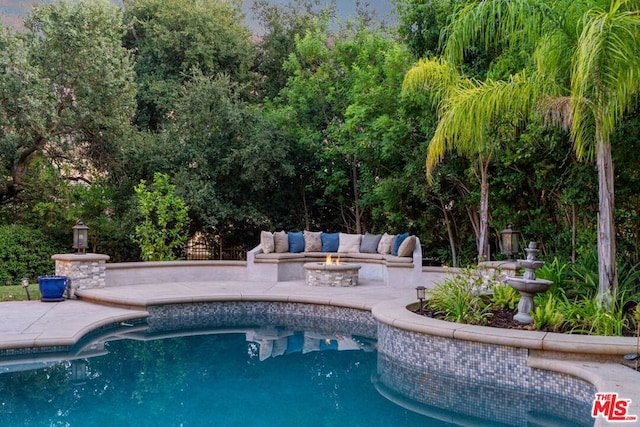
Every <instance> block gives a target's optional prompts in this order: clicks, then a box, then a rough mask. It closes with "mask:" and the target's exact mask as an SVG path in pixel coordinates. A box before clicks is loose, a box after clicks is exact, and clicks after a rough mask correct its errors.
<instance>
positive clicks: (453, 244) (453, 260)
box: [438, 195, 458, 267]
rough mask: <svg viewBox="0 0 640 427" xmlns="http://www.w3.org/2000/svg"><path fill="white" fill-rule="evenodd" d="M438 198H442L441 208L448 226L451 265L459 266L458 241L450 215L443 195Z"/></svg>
mask: <svg viewBox="0 0 640 427" xmlns="http://www.w3.org/2000/svg"><path fill="white" fill-rule="evenodd" d="M438 199H439V200H440V208H441V209H442V214H443V215H444V224H445V225H446V227H447V236H448V238H449V247H450V248H451V266H452V267H457V266H458V256H457V254H456V242H455V240H454V238H453V229H452V227H451V220H450V219H449V215H448V214H447V208H446V206H445V205H444V200H442V196H441V195H438Z"/></svg>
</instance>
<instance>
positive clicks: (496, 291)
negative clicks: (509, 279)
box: [491, 283, 520, 310]
mask: <svg viewBox="0 0 640 427" xmlns="http://www.w3.org/2000/svg"><path fill="white" fill-rule="evenodd" d="M491 290H492V295H491V304H493V305H494V306H495V307H500V308H504V309H509V310H515V308H516V307H517V306H518V302H520V293H519V292H518V291H516V290H515V289H514V288H512V287H511V286H509V285H505V284H502V283H497V284H495V285H494V286H493V287H492V289H491Z"/></svg>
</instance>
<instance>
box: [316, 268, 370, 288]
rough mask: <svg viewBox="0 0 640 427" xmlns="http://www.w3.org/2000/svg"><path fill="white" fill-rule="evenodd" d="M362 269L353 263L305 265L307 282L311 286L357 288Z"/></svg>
mask: <svg viewBox="0 0 640 427" xmlns="http://www.w3.org/2000/svg"><path fill="white" fill-rule="evenodd" d="M360 268H361V266H359V265H357V264H351V263H341V264H327V263H326V262H308V263H306V264H304V271H305V280H306V283H307V285H309V286H333V287H349V286H357V285H358V271H359V270H360Z"/></svg>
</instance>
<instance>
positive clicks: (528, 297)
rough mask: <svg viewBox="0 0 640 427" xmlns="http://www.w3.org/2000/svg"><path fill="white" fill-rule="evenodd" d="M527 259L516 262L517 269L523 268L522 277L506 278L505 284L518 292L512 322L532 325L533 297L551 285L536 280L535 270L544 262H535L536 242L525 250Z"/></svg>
mask: <svg viewBox="0 0 640 427" xmlns="http://www.w3.org/2000/svg"><path fill="white" fill-rule="evenodd" d="M525 252H526V253H527V259H519V260H517V261H516V265H517V266H518V267H523V268H524V276H522V277H520V276H507V283H508V284H509V285H510V286H511V287H512V288H513V289H515V290H517V291H519V292H520V303H518V313H517V314H516V315H515V316H513V320H515V321H517V322H519V323H523V324H529V323H533V319H532V318H531V315H530V314H529V313H531V312H532V311H533V310H534V306H533V297H534V295H535V294H537V293H540V292H544V291H546V290H547V289H549V288H550V287H551V285H552V284H553V282H552V281H550V280H544V279H536V270H537V269H538V268H540V267H542V266H543V265H544V261H538V260H536V254H537V253H538V252H539V249H538V247H537V244H536V242H529V247H527V248H525Z"/></svg>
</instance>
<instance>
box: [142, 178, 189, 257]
mask: <svg viewBox="0 0 640 427" xmlns="http://www.w3.org/2000/svg"><path fill="white" fill-rule="evenodd" d="M135 192H136V195H137V196H138V211H139V213H140V216H141V217H142V221H141V222H140V224H138V225H137V226H136V234H135V236H134V241H135V242H136V243H138V245H140V249H141V250H142V259H143V260H144V261H169V260H173V259H176V256H175V254H174V252H175V251H176V250H177V249H179V248H182V245H183V244H184V242H186V240H187V238H188V235H187V233H186V230H187V226H188V224H189V215H188V212H189V208H188V207H187V205H186V204H185V202H184V201H183V200H182V199H181V198H180V197H178V196H176V195H175V187H174V186H173V185H171V184H170V183H169V177H168V176H167V175H165V174H162V173H155V174H154V176H153V185H152V186H151V188H147V186H146V182H145V181H144V180H141V181H140V184H138V185H137V186H136V187H135Z"/></svg>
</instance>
